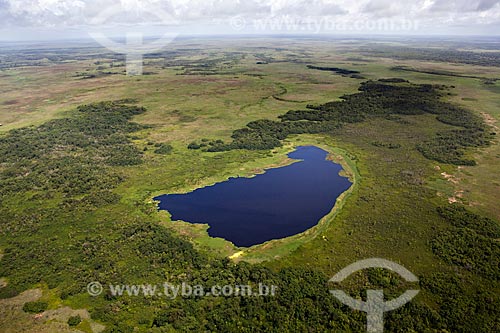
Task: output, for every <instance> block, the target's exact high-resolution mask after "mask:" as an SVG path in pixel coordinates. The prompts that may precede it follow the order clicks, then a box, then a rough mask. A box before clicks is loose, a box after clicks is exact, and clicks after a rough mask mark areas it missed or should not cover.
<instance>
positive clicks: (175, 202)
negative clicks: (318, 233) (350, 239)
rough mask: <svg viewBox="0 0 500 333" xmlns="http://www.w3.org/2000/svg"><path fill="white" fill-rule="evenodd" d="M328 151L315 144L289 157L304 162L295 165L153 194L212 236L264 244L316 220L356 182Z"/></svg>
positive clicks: (243, 243)
mask: <svg viewBox="0 0 500 333" xmlns="http://www.w3.org/2000/svg"><path fill="white" fill-rule="evenodd" d="M327 155H328V153H327V152H326V151H324V150H323V149H320V148H318V147H315V146H303V147H298V148H297V149H296V150H295V151H294V152H292V153H290V154H288V157H290V158H292V159H296V160H300V161H298V162H295V163H293V164H291V165H288V166H284V167H280V168H275V169H269V170H266V172H265V173H264V174H260V175H257V176H255V177H253V178H231V179H229V180H227V181H224V182H221V183H218V184H215V185H213V186H208V187H204V188H200V189H197V190H195V191H193V192H190V193H187V194H167V195H162V196H159V197H156V198H154V199H155V200H157V201H159V202H160V203H159V209H160V210H167V211H168V212H169V213H170V214H171V215H172V220H173V221H177V220H181V221H185V222H190V223H204V224H208V225H209V226H210V228H209V229H208V234H209V235H210V236H212V237H221V238H224V239H226V240H228V241H230V242H232V243H233V244H235V245H236V246H239V247H249V246H253V245H256V244H262V243H264V242H266V241H269V240H272V239H280V238H285V237H289V236H292V235H296V234H299V233H302V232H304V231H306V230H308V229H310V228H311V227H313V226H315V225H317V224H318V222H319V220H320V219H321V218H322V217H324V216H325V215H327V214H328V213H329V212H330V211H331V210H332V209H333V206H334V205H335V201H336V199H337V198H338V197H339V196H340V195H341V194H342V193H343V192H345V191H346V190H347V189H349V187H350V186H351V185H352V184H351V182H350V181H349V180H348V179H347V178H346V177H342V176H340V175H339V172H340V171H341V170H342V167H341V166H340V165H339V164H336V163H333V162H332V161H329V160H326V157H327Z"/></svg>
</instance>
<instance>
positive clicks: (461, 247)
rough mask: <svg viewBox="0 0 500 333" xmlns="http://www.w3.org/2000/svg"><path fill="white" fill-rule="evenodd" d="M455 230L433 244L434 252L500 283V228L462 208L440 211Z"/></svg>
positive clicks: (444, 232)
mask: <svg viewBox="0 0 500 333" xmlns="http://www.w3.org/2000/svg"><path fill="white" fill-rule="evenodd" d="M438 211H439V214H440V215H441V216H443V217H444V218H445V219H447V220H448V221H449V222H450V223H451V224H452V225H453V226H454V228H452V229H450V230H447V231H443V232H441V233H440V234H438V235H437V236H436V237H435V238H434V239H433V241H432V250H433V251H434V253H435V254H436V255H438V256H439V257H441V258H442V259H443V260H445V261H446V262H448V263H450V264H454V265H458V266H460V267H463V268H464V269H466V270H470V271H473V272H474V273H476V274H478V275H482V276H484V277H485V278H489V279H492V280H496V281H498V280H500V270H499V269H498V268H499V267H500V244H499V243H498V239H499V238H500V227H499V226H498V224H497V223H496V222H495V221H493V220H490V219H488V218H485V217H482V216H479V215H477V214H473V213H471V212H469V211H467V210H466V209H465V208H463V207H460V206H450V207H444V208H439V210H438Z"/></svg>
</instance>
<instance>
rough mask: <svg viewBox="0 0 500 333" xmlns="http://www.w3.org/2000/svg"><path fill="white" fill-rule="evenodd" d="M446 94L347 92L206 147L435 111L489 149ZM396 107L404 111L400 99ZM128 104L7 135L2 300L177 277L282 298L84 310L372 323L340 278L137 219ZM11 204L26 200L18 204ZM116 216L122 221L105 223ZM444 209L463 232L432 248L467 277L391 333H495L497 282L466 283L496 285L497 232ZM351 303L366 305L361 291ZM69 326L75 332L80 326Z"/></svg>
mask: <svg viewBox="0 0 500 333" xmlns="http://www.w3.org/2000/svg"><path fill="white" fill-rule="evenodd" d="M398 94H401V95H400V97H399V98H397V96H398ZM415 94H416V95H417V96H418V97H420V98H413V100H417V101H418V102H415V103H413V104H411V105H410V104H409V103H410V102H411V101H410V100H409V98H408V96H409V95H412V96H413V97H415ZM438 96H439V94H438V93H437V92H436V88H434V87H431V86H401V87H395V86H389V85H385V84H380V83H376V82H368V83H366V84H364V85H363V87H362V88H361V92H360V93H359V94H356V95H351V96H346V97H344V101H343V102H333V103H328V104H325V105H322V106H320V107H318V108H315V109H314V110H306V111H294V112H290V113H288V114H286V115H284V116H283V117H282V120H281V122H273V121H256V122H252V123H250V124H249V126H248V127H247V128H246V129H242V130H238V131H236V132H235V134H234V135H233V137H234V142H233V143H232V144H230V145H228V146H224V145H223V143H221V142H208V143H207V142H203V144H204V145H205V146H204V147H206V148H207V149H212V150H222V149H234V148H248V149H267V148H272V147H275V146H277V145H279V144H280V140H282V139H283V138H285V137H286V136H287V135H289V134H291V133H306V132H307V133H320V132H321V133H323V132H327V133H330V132H334V131H335V130H336V129H337V128H339V126H342V124H343V123H348V122H359V121H363V120H365V119H366V118H369V117H372V116H386V115H389V114H394V113H396V114H401V113H404V114H408V113H412V114H417V113H421V112H429V113H435V114H436V115H438V116H439V117H441V121H444V122H447V123H451V124H454V125H457V126H462V127H463V128H464V129H463V130H460V131H459V132H456V131H455V132H450V133H457V134H454V136H453V138H451V139H450V140H455V141H457V142H461V144H460V146H459V147H457V149H458V148H460V149H461V148H463V147H466V146H469V145H477V144H484V143H485V142H486V140H485V136H486V134H485V131H484V127H483V125H482V123H481V122H480V120H479V119H477V118H475V117H474V116H473V115H471V114H469V113H467V112H465V111H463V113H462V114H461V115H460V116H459V117H456V116H455V117H450V116H449V113H450V112H454V110H455V111H456V109H454V108H453V107H452V106H449V105H447V104H443V103H441V102H439V99H438ZM396 100H398V101H399V103H394V102H395V101H396ZM128 102H130V101H118V102H103V103H97V104H92V105H84V106H81V107H79V108H78V109H77V110H75V111H73V112H72V113H71V114H70V115H69V117H68V118H63V119H57V120H52V121H49V122H48V123H46V124H44V125H41V126H39V127H29V128H24V129H19V130H13V131H11V132H9V133H8V134H7V135H5V136H2V137H0V200H1V201H2V205H1V207H0V235H1V236H2V240H3V241H2V242H3V243H2V247H3V249H4V256H3V257H2V259H1V262H0V263H1V264H0V276H2V277H7V278H8V284H7V286H3V287H2V288H0V297H1V298H8V297H12V296H15V295H17V294H19V293H20V292H22V291H23V290H26V289H29V288H33V287H34V286H36V285H38V284H40V283H42V284H46V285H47V286H48V287H49V288H51V289H52V290H53V292H54V294H55V295H57V297H58V298H59V299H61V300H63V301H68V302H73V303H72V304H74V302H76V301H77V300H82V299H85V297H89V296H88V295H87V294H86V286H87V284H88V283H89V281H100V282H102V283H103V284H104V285H106V284H120V283H137V284H140V283H144V281H148V283H158V284H162V283H163V282H164V281H165V279H168V280H169V282H171V283H174V284H175V283H180V282H188V283H190V284H192V285H198V284H199V285H203V286H207V288H208V287H209V286H212V285H215V284H217V285H225V284H229V285H234V284H251V285H255V284H257V283H264V284H269V285H271V284H273V285H276V286H278V290H279V291H280V292H279V293H278V294H277V296H276V297H227V298H226V297H192V298H178V299H174V300H170V299H167V298H165V297H154V296H151V297H127V296H125V297H120V298H115V297H113V296H111V295H109V294H103V295H101V296H99V297H96V298H92V299H91V300H87V301H86V303H85V304H87V306H88V308H89V309H90V313H91V316H92V318H93V319H95V320H98V321H100V322H102V323H104V324H106V330H105V332H106V333H111V332H115V333H116V332H136V331H137V330H139V331H143V332H146V331H147V332H171V331H173V330H177V331H181V332H185V331H193V332H215V331H217V332H325V331H331V332H341V331H346V332H348V331H355V332H360V331H363V330H364V329H365V328H364V327H365V322H366V318H365V315H364V314H363V313H361V312H353V311H352V310H351V309H349V308H348V307H346V306H344V305H342V304H340V303H339V302H338V301H337V300H336V299H335V298H334V297H333V296H332V295H331V294H330V293H329V286H328V285H327V281H328V279H329V278H330V277H327V276H325V275H323V274H322V273H319V272H317V271H315V270H314V269H311V268H286V269H282V270H276V271H275V270H271V269H269V268H266V267H264V266H262V265H251V264H248V263H244V262H242V263H238V264H236V263H233V262H232V261H230V260H228V259H218V258H213V257H208V256H207V255H206V254H203V253H201V252H199V251H197V250H196V249H194V248H193V245H192V244H191V243H190V242H188V241H186V240H184V239H181V238H179V237H178V236H175V235H173V234H172V232H171V231H169V230H168V229H166V228H164V227H162V226H160V225H159V224H157V223H156V222H153V221H154V219H152V218H151V217H152V216H153V214H156V212H155V211H152V210H150V209H147V208H146V207H141V209H140V210H137V211H134V213H133V214H129V212H128V211H127V208H126V207H127V206H125V205H122V204H121V203H120V196H119V195H117V194H116V193H114V192H112V189H113V188H114V187H116V186H117V185H118V184H120V182H122V181H123V179H122V177H121V176H120V174H119V173H117V171H115V170H116V166H120V167H122V166H133V165H138V164H140V163H141V162H142V152H141V151H140V150H138V149H137V148H136V147H135V146H134V145H133V144H132V143H131V141H130V134H132V133H133V132H135V131H137V130H139V129H141V128H143V127H142V126H141V125H138V124H136V123H133V122H132V121H131V120H132V117H133V116H134V115H138V114H140V113H142V112H144V109H143V108H141V107H137V106H134V105H130V104H127V103H128ZM354 106H358V107H359V106H362V107H361V108H355V107H354ZM408 106H411V107H410V108H409V107H408ZM460 112H462V111H460ZM448 135H451V134H448ZM438 143H439V144H441V143H440V142H439V141H438ZM435 144H436V143H434V145H433V142H429V143H426V146H424V147H425V149H423V151H424V152H427V151H428V152H429V154H431V153H432V152H434V150H435V149H438V148H439V147H437V146H436V145H435ZM455 145H456V144H455ZM193 148H194V147H193ZM155 149H156V151H155V152H156V153H157V154H168V153H170V152H171V149H172V148H171V147H170V146H169V145H165V144H158V145H155ZM449 149H450V150H451V152H452V153H450V154H451V155H450V156H452V157H454V156H455V155H457V153H456V152H455V151H458V150H455V146H453V147H449ZM431 156H432V155H431ZM445 156H448V155H446V154H445ZM459 157H460V156H459ZM459 157H458V158H459ZM446 158H448V157H446ZM449 158H450V159H451V157H449ZM451 160H452V161H454V160H453V159H451ZM12 202H21V203H23V204H21V205H17V206H15V205H13V204H12V205H11V204H9V203H12ZM11 207H16V209H12V208H11ZM97 208H99V209H97ZM112 208H114V210H112V211H113V214H109V210H110V209H112ZM122 210H123V213H119V212H120V211H122ZM438 213H439V214H440V215H441V216H442V219H443V220H444V221H446V223H449V224H450V227H451V228H456V230H457V233H453V234H450V233H447V232H443V233H439V234H437V235H436V236H435V239H434V240H433V241H432V244H430V245H431V246H432V250H433V251H434V253H435V254H436V255H437V256H438V257H440V258H442V259H443V260H445V261H447V262H448V263H450V264H451V265H452V266H453V267H454V268H455V269H456V272H457V274H456V275H447V274H444V273H443V274H441V273H435V274H429V275H427V276H424V277H422V279H421V282H420V288H421V289H422V290H426V291H428V292H430V293H432V295H433V297H434V298H433V300H432V302H430V303H429V305H427V303H424V302H413V303H411V304H408V305H406V306H405V307H403V308H401V309H399V310H397V311H395V312H392V313H390V314H388V315H387V316H386V328H387V329H388V330H389V331H391V332H474V331H478V332H494V331H499V330H500V322H499V318H500V310H499V307H498V304H499V302H500V296H499V295H498V294H495V293H492V292H491V291H489V290H488V289H487V288H486V287H484V286H488V283H487V282H484V281H480V282H481V283H478V282H477V280H476V277H475V276H473V275H471V273H470V272H472V273H477V274H479V276H480V279H481V278H482V277H484V278H485V279H486V278H487V279H494V280H498V277H499V276H498V263H499V249H498V243H497V241H496V240H497V239H498V237H499V230H498V226H497V225H496V224H495V222H494V221H492V220H489V219H487V218H484V217H481V216H478V215H476V214H474V213H472V212H469V211H467V210H466V209H465V208H463V207H461V206H451V207H444V208H440V209H439V210H438ZM457 234H458V235H459V237H456V236H455V235H457ZM7 236H8V237H7ZM364 274H366V276H367V279H368V280H369V281H371V282H373V283H376V284H378V285H379V286H380V285H382V286H386V287H398V286H399V285H400V284H401V282H399V281H398V280H397V279H394V278H392V277H391V276H389V275H387V274H388V273H386V272H383V271H382V272H381V271H374V270H369V271H367V272H365V273H364ZM352 294H353V295H357V296H362V294H361V292H360V291H353V293H352ZM47 306H48V304H47V303H44V302H28V303H26V304H25V305H24V310H25V311H26V312H29V313H38V312H41V311H44V310H45V309H47ZM464 318H467V319H466V320H465V319H464ZM70 319H71V320H70V321H68V323H69V324H70V325H77V324H78V322H79V321H80V319H79V318H76V317H75V318H73V317H72V318H70Z"/></svg>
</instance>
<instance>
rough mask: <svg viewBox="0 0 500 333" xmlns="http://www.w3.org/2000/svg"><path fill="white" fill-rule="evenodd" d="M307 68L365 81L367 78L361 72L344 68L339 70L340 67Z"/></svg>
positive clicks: (310, 66)
mask: <svg viewBox="0 0 500 333" xmlns="http://www.w3.org/2000/svg"><path fill="white" fill-rule="evenodd" d="M307 68H309V69H316V70H319V71H327V72H333V73H336V74H340V75H342V76H349V77H351V78H353V79H361V80H364V79H365V78H364V77H363V76H361V75H360V72H359V71H355V70H350V69H344V68H338V67H324V66H323V67H322V66H313V65H307Z"/></svg>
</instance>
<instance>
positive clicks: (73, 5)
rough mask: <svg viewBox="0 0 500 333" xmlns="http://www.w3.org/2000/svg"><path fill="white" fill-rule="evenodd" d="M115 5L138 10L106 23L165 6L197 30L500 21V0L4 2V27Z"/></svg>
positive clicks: (69, 19)
mask: <svg viewBox="0 0 500 333" xmlns="http://www.w3.org/2000/svg"><path fill="white" fill-rule="evenodd" d="M117 4H118V5H119V4H121V5H122V6H123V8H125V9H134V8H139V10H137V11H135V10H132V13H131V12H130V10H125V11H123V12H122V13H121V14H117V15H113V16H111V17H109V18H108V20H107V22H106V24H107V25H112V24H113V23H121V24H124V23H130V24H137V23H143V24H153V23H155V22H157V21H158V18H155V17H154V15H151V14H150V13H144V11H141V10H140V9H141V8H161V9H162V10H163V11H165V12H167V13H169V14H170V15H172V16H173V17H175V19H176V20H177V21H179V22H181V23H182V24H184V26H186V27H189V26H191V27H192V29H193V30H196V31H204V30H206V29H205V28H204V27H205V26H206V25H210V24H212V23H213V22H228V21H229V20H230V18H231V17H234V16H241V17H244V18H245V19H247V20H253V19H265V18H276V17H282V16H287V17H295V18H304V17H308V18H311V17H312V18H319V19H321V18H325V17H330V18H334V19H335V20H337V21H344V22H355V21H356V20H358V21H360V20H378V19H408V20H419V21H420V27H422V29H423V31H428V30H432V29H433V28H438V27H439V29H445V30H446V29H447V28H453V27H456V26H462V27H470V28H473V29H466V28H465V29H464V32H465V33H466V32H467V30H477V29H481V28H482V27H484V30H485V29H486V27H487V25H500V0H414V1H409V0H408V1H405V0H400V1H394V0H361V1H352V0H121V1H120V0H0V29H1V28H3V29H4V30H5V29H7V28H10V29H15V28H23V27H34V28H43V27H52V28H53V29H59V30H64V29H66V28H71V27H78V28H80V29H84V28H85V27H86V26H87V25H89V23H90V21H91V19H92V18H94V17H96V16H97V15H99V14H100V13H101V12H102V11H103V10H105V9H106V8H109V7H112V6H116V5H117ZM141 12H142V13H141ZM135 14H140V15H135ZM134 15H135V17H134ZM221 29H224V27H221ZM226 32H230V31H226ZM0 39H1V37H0Z"/></svg>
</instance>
